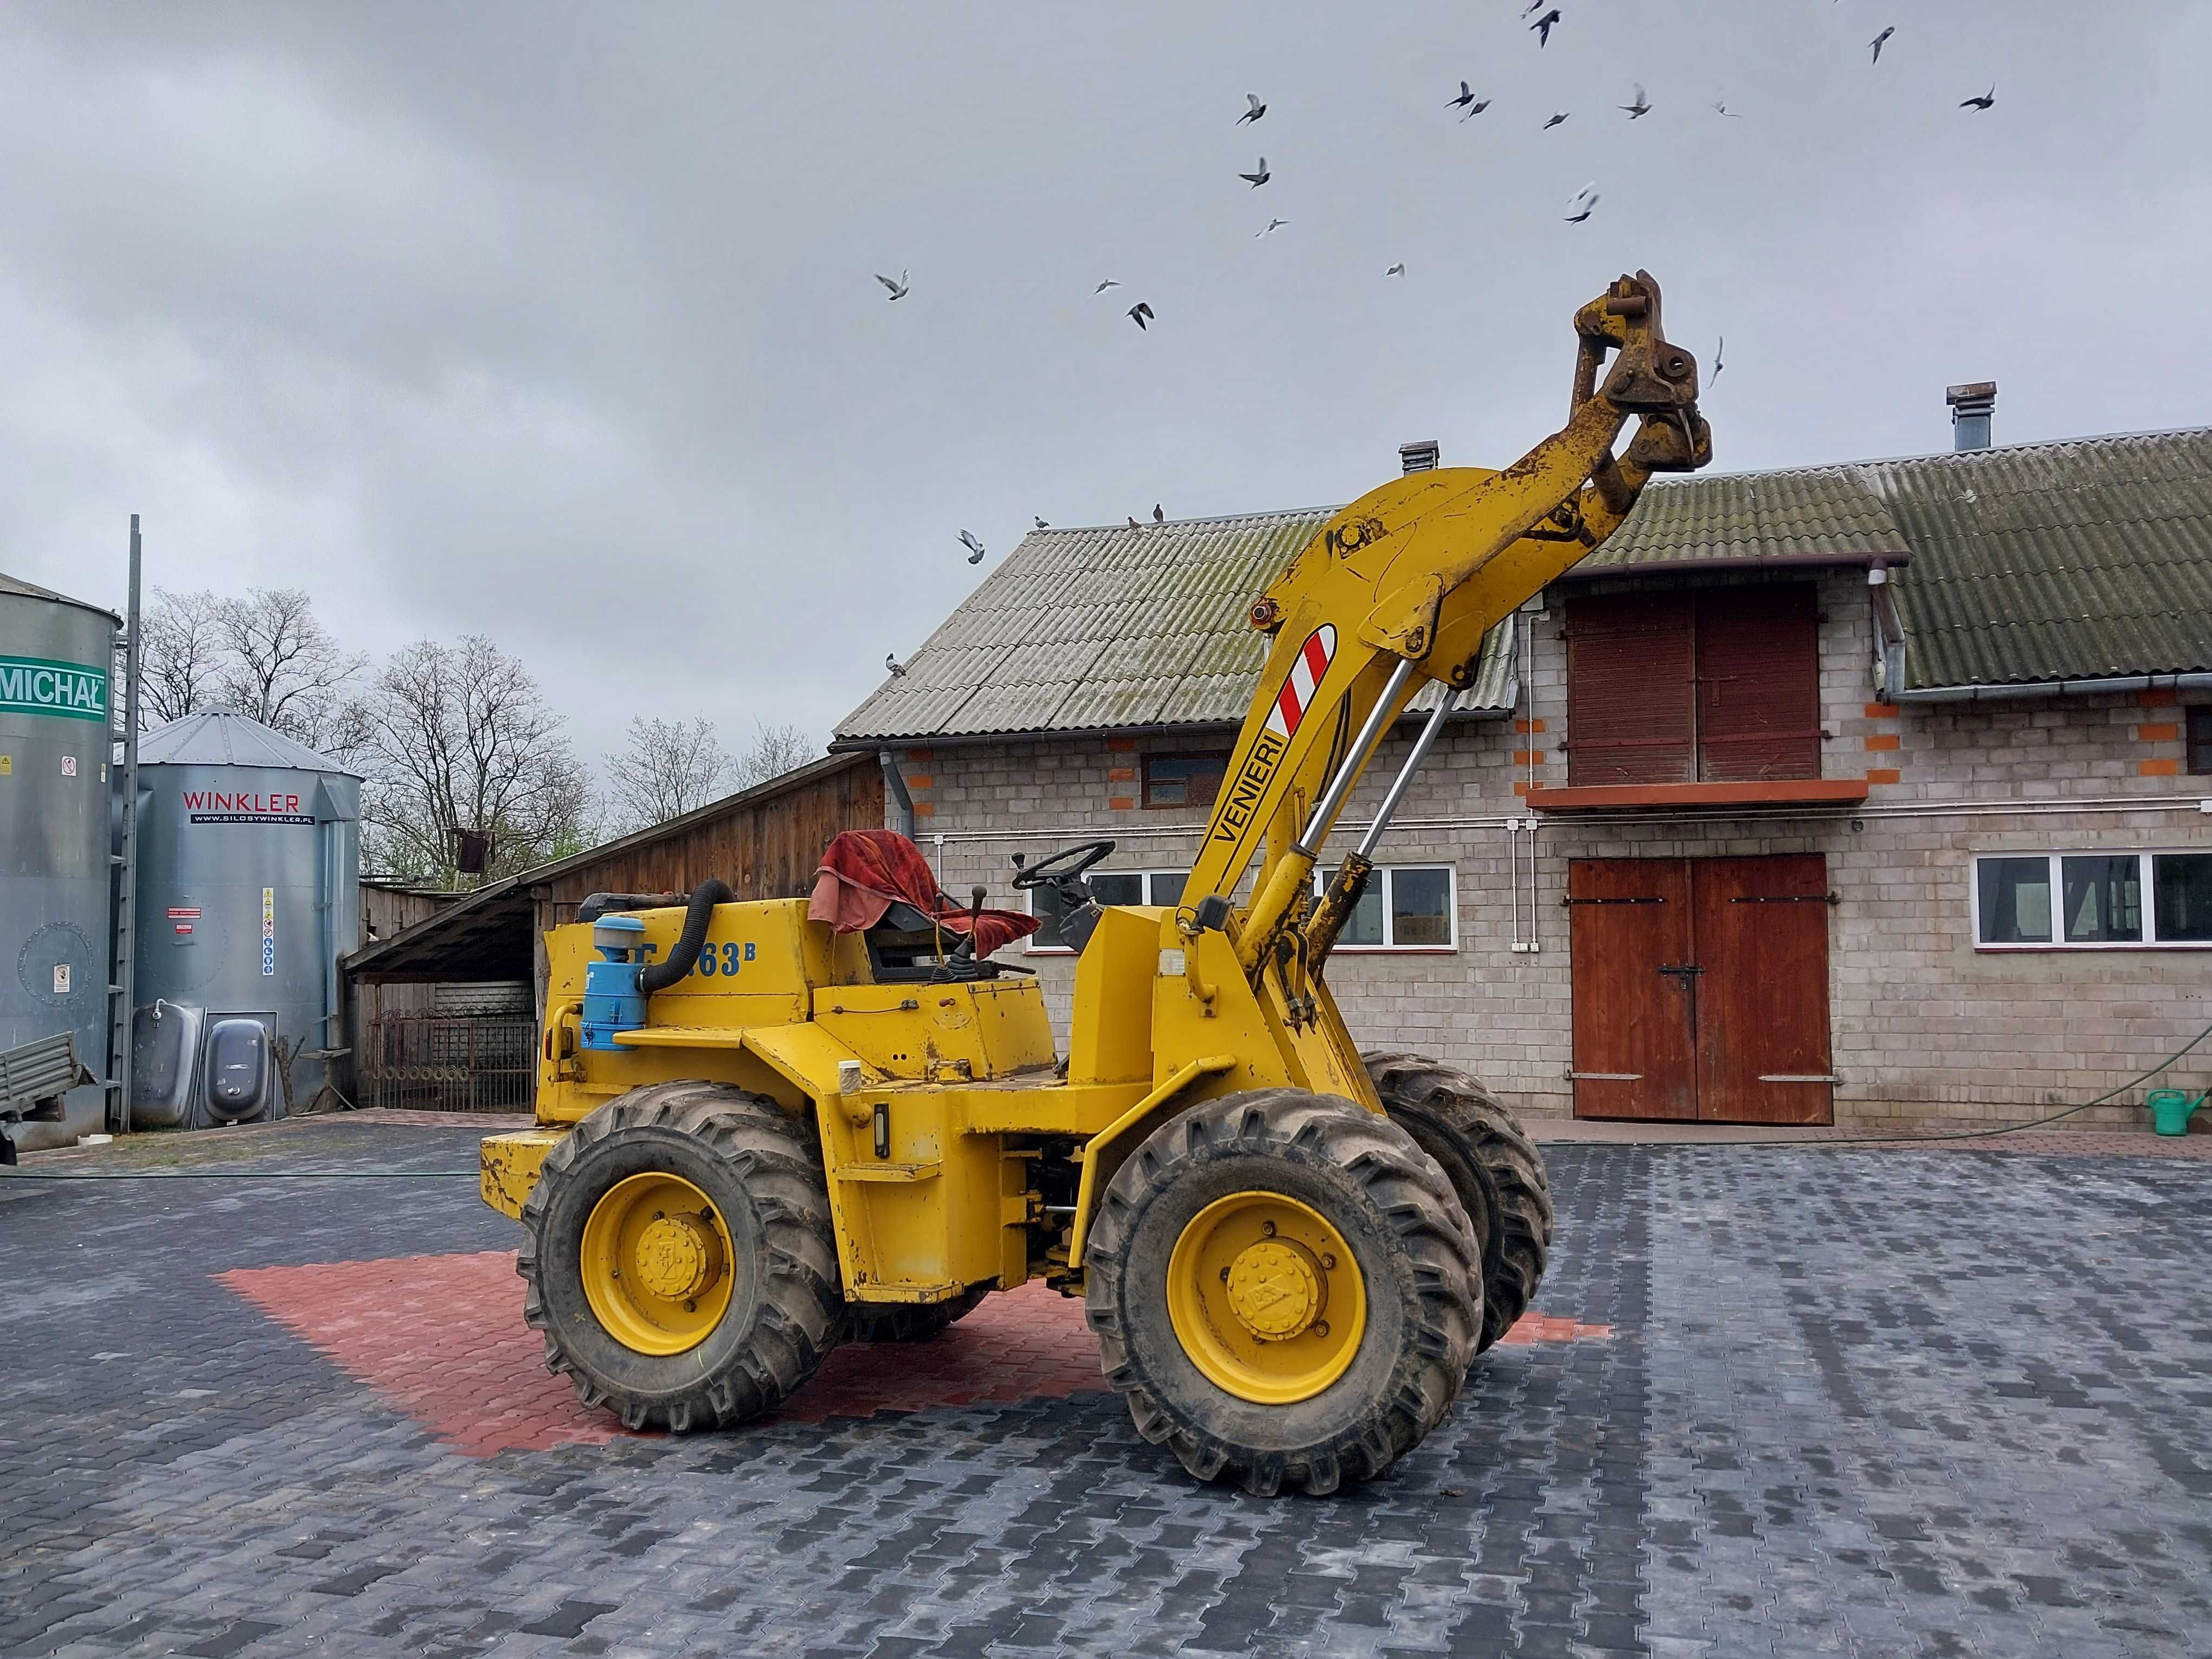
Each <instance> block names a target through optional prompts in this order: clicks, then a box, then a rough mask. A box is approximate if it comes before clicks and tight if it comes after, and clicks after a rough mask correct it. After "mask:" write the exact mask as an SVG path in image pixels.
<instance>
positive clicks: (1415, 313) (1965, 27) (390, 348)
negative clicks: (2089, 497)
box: [0, 0, 2212, 757]
mask: <svg viewBox="0 0 2212 1659" xmlns="http://www.w3.org/2000/svg"><path fill="white" fill-rule="evenodd" d="M1558 3H1559V6H1560V8H1561V9H1562V10H1563V12H1564V13H1565V18H1564V21H1562V22H1561V23H1560V24H1559V26H1558V27H1557V28H1556V29H1555V30H1554V32H1553V36H1552V40H1551V44H1550V45H1549V46H1547V47H1541V48H1540V47H1539V46H1538V44H1537V40H1536V37H1535V36H1534V34H1533V33H1530V32H1529V31H1528V29H1527V28H1526V27H1524V25H1523V24H1522V21H1521V17H1520V13H1521V9H1522V7H1521V4H1520V3H1518V0H1459V3H1452V4H1429V3H1418V4H1416V3H1409V4H1404V5H1387V6H1386V5H1379V4H1378V5H1370V6H1364V7H1363V6H1348V5H1297V4H1285V3H1275V4H1269V5H1265V6H1260V5H1252V6H1230V5H1218V6H1206V5H1200V4H1194V3H1188V0H1183V3H1174V4H1161V5H1137V4H1115V5H1106V6H1089V7H1082V8H1077V7H1073V6H1062V5H1055V4H1039V3H1025V4H1020V5H1006V6H981V5H975V6H967V7H955V6H950V5H916V4H912V3H906V4H878V5H860V4H852V5H829V4H809V5H802V6H775V7H771V6H766V5H757V6H750V7H739V6H735V5H728V6H678V5H656V6H644V5H636V4H623V5H601V6H593V7H587V6H581V5H573V4H571V5H544V4H527V5H522V4H516V5H501V4H488V3H478V4H465V5H458V6H455V5H436V6H430V5H419V6H405V5H394V4H380V5H378V6H375V7H373V8H372V7H339V6H335V5H316V6H290V5H287V6H276V5H269V6H226V5H215V4H200V5H185V6H178V5H174V4H161V5H143V6H134V5H126V4H109V5H101V6H97V7H94V6H84V5H79V4H66V5H52V6H36V5H25V4H17V5H14V6H10V7H9V8H7V9H5V10H4V11H0V142H4V144H5V148H6V153H7V155H8V156H9V165H8V166H7V167H5V168H4V169H0V350H4V353H5V362H6V366H7V373H6V374H5V376H4V380H0V569H6V570H9V571H10V572H12V573H13V574H18V575H21V576H23V577H26V578H27V579H29V580H33V581H38V582H41V583H45V584H47V585H49V586H56V587H58V588H61V589H63V590H64V591H67V592H72V593H76V594H79V595H82V596H84V597H88V598H92V599H100V600H104V601H107V602H111V603H119V601H120V598H121V594H122V591H123V556H122V549H123V540H124V524H125V515H126V514H127V513H131V512H132V511H134V510H135V511H137V512H139V513H143V514H144V515H145V521H146V530H147V538H148V548H149V579H150V580H153V581H155V582H159V583H161V584H163V585H165V586H173V587H187V586H213V587H216V588H218V589H224V590H237V589H240V588H243V587H245V586H248V585H257V584H258V585H263V586H278V585H282V586H304V587H306V588H307V589H308V590H310V591H311V592H313V595H314V597H315V599H316V600H317V602H318V605H319V609H320V611H322V613H323V615H324V616H325V619H326V620H327V621H328V622H329V623H331V626H332V627H333V628H334V629H337V631H338V632H340V633H341V634H342V635H344V636H345V637H346V638H347V640H348V641H349V642H350V643H353V644H355V645H356V646H358V647H361V648H363V649H368V650H371V651H374V652H378V653H382V652H384V651H386V650H389V649H391V648H392V647H397V646H398V645H401V644H404V642H406V641H409V640H410V639H414V638H416V637H419V636H422V635H432V636H435V637H439V638H452V637H453V636H455V635H459V634H462V633H466V632H482V633H486V634H489V635H492V636H494V637H495V639H496V640H498V641H500V643H501V645H502V646H503V647H506V648H507V649H508V650H510V651H511V652H513V653H516V654H517V655H519V656H520V657H521V658H522V659H524V660H525V661H526V663H528V665H530V666H531V667H532V670H533V671H535V672H536V673H537V674H538V677H539V678H540V679H541V680H542V681H543V682H544V684H545V685H546V687H547V689H548V690H549V692H550V695H551V696H552V698H553V700H554V702H555V703H556V706H557V707H558V708H560V709H561V710H562V712H563V713H564V714H566V715H568V718H569V720H570V722H571V729H572V731H573V733H574V737H575V738H576V739H577V742H578V745H579V748H580V750H582V751H583V752H584V753H585V754H586V755H587V756H590V757H597V755H598V754H599V752H600V751H601V750H604V749H605V747H607V746H609V745H610V744H611V743H612V742H613V741H614V740H615V738H616V737H617V733H618V732H619V731H620V729H621V727H622V726H623V724H624V723H625V722H626V721H627V720H628V719H629V716H630V715H631V714H634V713H644V714H664V715H689V714H694V713H701V712H703V713H705V714H708V715H710V716H712V717H713V718H714V719H716V720H719V721H720V722H721V723H722V724H723V725H724V726H725V728H726V731H728V732H730V733H732V735H742V734H743V733H744V732H745V731H747V730H749V729H750V722H751V721H752V720H754V719H755V718H760V719H764V720H769V721H771V722H774V721H783V720H791V721H796V722H799V723H800V724H802V725H803V726H805V727H806V728H807V729H808V730H809V731H810V732H811V733H812V734H813V735H814V736H816V737H817V738H826V736H827V734H828V732H829V727H830V726H831V725H832V723H833V722H834V721H835V720H836V719H837V718H838V717H839V716H841V715H842V714H844V713H845V712H846V711H847V710H848V708H851V707H853V706H854V704H856V703H857V702H859V701H860V699H861V697H862V696H865V695H866V693H867V691H868V690H871V689H872V687H873V686H874V684H876V683H877V682H878V680H879V679H880V678H881V675H882V669H881V664H882V660H883V657H884V653H885V652H886V651H896V652H897V653H899V654H900V655H902V656H903V655H905V654H906V653H908V652H909V651H910V650H912V649H913V647H915V645H917V644H918V643H919V642H920V641H921V639H922V637H923V635H925V634H926V633H927V631H928V630H929V629H930V628H931V627H933V625H934V624H935V623H936V622H937V621H938V620H939V617H941V616H942V615H943V614H944V613H945V611H947V610H948V609H949V608H950V607H951V606H952V605H954V604H956V603H957V601H958V600H959V599H960V598H961V597H962V596H963V594H964V593H965V592H967V591H968V590H969V587H970V586H972V585H973V583H974V581H975V579H976V577H977V575H978V574H980V573H979V572H977V571H975V570H971V569H970V568H969V567H968V566H967V565H966V564H965V563H963V562H962V549H961V548H960V546H959V545H958V543H957V539H956V538H957V533H958V532H959V531H960V530H961V529H963V527H964V528H968V529H971V530H973V531H974V532H975V533H976V534H977V535H978V536H980V537H981V538H982V539H983V540H984V542H985V543H986V544H987V545H988V546H989V547H990V549H991V550H992V555H991V556H992V557H993V558H994V559H996V558H997V557H999V556H1000V555H1001V554H1003V552H1005V551H1006V550H1007V549H1009V548H1011V547H1012V545H1013V544H1014V543H1015V542H1016V541H1017V540H1018V538H1019V537H1020V535H1021V533H1022V532H1023V531H1024V530H1025V529H1026V528H1027V527H1028V526H1029V524H1030V516H1031V515H1032V514H1033V513H1041V514H1042V515H1043V516H1044V517H1045V518H1047V519H1048V520H1052V521H1053V522H1054V523H1055V524H1062V525H1066V524H1082V523H1097V522H1119V521H1120V520H1121V518H1122V517H1124V516H1125V515H1126V514H1128V513H1149V511H1150V509H1151V507H1152V503H1153V502H1154V501H1161V502H1163V503H1164V505H1165V507H1166V509H1167V512H1168V513H1169V514H1170V516H1173V517H1190V516H1197V515H1200V514H1206V513H1229V512H1238V511H1248V510H1255V509H1261V508H1269V507H1296V506H1305V505H1310V504H1314V503H1317V502H1324V501H1344V500H1348V499H1350V498H1351V497H1352V496H1353V495H1358V493H1359V492H1360V491H1362V490H1364V489H1367V488H1369V487H1370V486H1372V485H1373V484H1375V483H1379V482H1381V481H1382V480H1383V478H1384V477H1387V476H1388V475H1389V473H1390V472H1391V471H1395V466H1396V459H1397V458H1396V453H1395V451H1396V446H1397V445H1398V444H1399V443H1401V442H1402V441H1406V440H1408V439H1412V438H1421V437H1435V438H1438V439H1440V440H1441V441H1442V442H1443V452H1444V459H1445V460H1446V462H1447V463H1455V462H1456V463H1487V464H1490V465H1501V464H1503V463H1504V461H1505V460H1507V459H1511V458H1512V457H1513V456H1515V455H1516V454H1518V453H1520V452H1521V451H1522V449H1523V448H1525V447H1527V445H1528V443H1529V442H1530V441H1533V440H1534V438H1536V437H1538V436H1540V435H1541V434H1542V433H1544V432H1545V431H1547V430H1548V429H1549V428H1551V427H1552V426H1553V425H1554V424H1556V423H1557V422H1558V420H1559V418H1560V416H1562V415H1563V413H1564V410H1565V402H1566V398H1567V392H1568V381H1569V368H1570V366H1571V357H1572V350H1571V337H1570V332H1569V329H1568V319H1569V317H1570V315H1571V312H1572V311H1573V309H1574V307H1576V306H1577V305H1578V304H1579V303H1581V302H1582V301H1584V300H1586V299H1588V298H1589V297H1590V295H1593V294H1594V293H1595V292H1596V291H1597V290H1598V289H1599V288H1600V287H1601V285H1602V284H1603V283H1605V282H1606V281H1607V280H1608V279H1609V278H1611V277H1612V276H1614V275H1617V274H1618V273H1619V272H1620V271H1621V270H1625V269H1632V268H1634V267H1637V266H1639V265H1641V266H1645V267H1648V268H1649V269H1650V270H1651V271H1652V272H1653V274H1654V275H1656V276H1657V277H1658V278H1659V279H1660V280H1661V282H1662V283H1663V284H1664V285H1665V289H1666V295H1667V310H1666V320H1667V325H1668V332H1669V333H1670V334H1671V335H1673V336H1674V337H1676V338H1678V339H1680V340H1681V341H1682V342H1683V343H1686V344H1687V345H1689V346H1690V347H1691V348H1692V349H1693V350H1695V351H1697V352H1698V353H1699V356H1701V358H1703V359H1704V360H1705V363H1706V368H1707V374H1708V376H1710V374H1711V352H1712V348H1713V343H1714V340H1715V337H1717V336H1718V335H1721V334H1725V335H1726V336H1727V339H1728V349H1727V372H1726V374H1725V375H1724V376H1723V379H1722V380H1720V381H1719V383H1718V384H1717V385H1711V383H1710V380H1709V384H1708V392H1707V396H1706V399H1705V408H1706V411H1707V413H1708V415H1709V416H1710V417H1711V422H1712V426H1713V434H1714V447H1715V452H1716V456H1717V463H1716V464H1717V465H1719V466H1721V467H1723V468H1727V469H1740V468H1746V467H1758V466H1770V465H1788V464H1793V463H1812V462H1824V461H1835V460H1844V459H1855V458H1860V457H1865V456H1869V455H1882V454H1896V453H1911V452H1916V451H1921V450H1927V449H1936V448H1942V447H1947V446H1948V441H1949V438H1948V423H1947V417H1946V414H1945V410H1944V408H1943V404H1942V389H1943V386H1945V384H1946V383H1947V382H1950V381H1956V380H1974V379H1981V378H1984V377H1994V378H1995V379H1996V380H1998V381H2000V382H2001V384H2002V395H2001V398H2000V402H1999V404H1998V409H1997V416H1996V428H1997V435H1998V438H1999V440H2000V441H2018V440H2026V439H2033V438H2043V437H2057V436H2069V435H2081V434H2086V433H2094V432H2104V431H2115V430H2133V429H2141V428H2158V427H2170V426H2178V425H2187V424H2195V423H2199V422H2205V421H2207V420H2208V419H2212V343H2208V338H2207V333H2208V330H2207V325H2206V322H2205V320H2204V304H2203V301H2204V298H2205V295H2206V292H2207V283H2208V275H2207V273H2208V272H2212V168H2208V167H2207V165H2206V163H2205V161H2204V158H2205V157H2206V156H2207V155H2212V100H2208V98H2207V95H2206V92H2205V87H2206V84H2207V79H2208V70H2212V5H2205V4H2202V3H2194V0H2167V3H2149V0H2142V3H2125V0H2115V3H2106V4H2100V5H2097V6H2093V7H2092V6H2086V5H2081V4H2079V3H2067V4H2062V3H2057V0H2041V3H2026V0H1983V3H1966V0H1960V3H1953V4H1936V3H1926V0H1922V3H1911V0H1734V3H1700V4H1696V5H1691V4H1686V3H1679V0H1676V3H1666V0H1636V3H1631V0H1558ZM1889 24H1894V25H1896V27H1897V33H1896V34H1895V35H1894V37H1893V38H1892V39H1891V40H1890V41H1889V42H1888V44H1887V46H1886V47H1885V48H1884V51H1883V53H1882V58H1881V64H1879V65H1878V66H1872V65H1869V62H1868V58H1869V52H1868V44H1867V43H1868V42H1869V40H1871V39H1872V38H1873V36H1874V35H1875V33H1876V32H1877V31H1878V30H1879V29H1881V27H1884V26H1886V25H1889ZM1462 77H1465V78H1466V79H1467V80H1468V81H1469V82H1471V83H1472V84H1473V87H1474V90H1475V92H1476V93H1477V94H1478V95H1480V96H1486V97H1489V98H1491V99H1492V100H1494V101H1493V102H1492V105H1491V106H1490V108H1489V109H1488V110H1487V111H1486V112H1485V113H1483V114H1482V115H1480V116H1478V117H1475V118H1473V119H1472V120H1468V121H1466V122H1462V121H1461V120H1460V118H1459V112H1458V111H1456V110H1455V109H1451V108H1448V107H1446V100H1448V99H1449V97H1450V96H1451V95H1452V94H1453V93H1454V92H1455V90H1456V87H1457V83H1458V82H1459V81H1460V80H1461V78H1462ZM1637 81H1641V82H1643V83H1644V86H1645V88H1646V89H1647V91H1648V93H1649V94H1650V100H1651V102H1652V104H1653V105H1654V106H1655V107H1654V108H1653V111H1652V112H1651V113H1650V115H1649V116H1647V117H1645V118H1643V119H1641V120H1639V121H1637V122H1635V123H1633V124H1631V123H1630V121H1629V120H1628V118H1627V117H1626V116H1625V115H1624V114H1622V113H1621V112H1620V111H1619V110H1618V109H1617V108H1616V107H1615V106H1619V105H1622V104H1626V103H1627V102H1628V101H1629V96H1630V88H1631V83H1632V82H1637ZM1991 82H1995V83H1996V94H1997V102H1996V107H1995V108H1994V109H1992V110H1990V111H1989V112H1986V113H1978V112H1972V111H1965V110H1960V109H1959V108H1958V107H1956V106H1957V104H1958V102H1959V100H1960V99H1963V98H1966V97H1969V96H1971V95H1973V94H1978V93H1980V92H1982V91H1983V90H1984V88H1986V87H1988V86H1989V85H1990V83H1991ZM1247 91H1255V92H1257V93H1259V94H1261V97H1263V98H1264V99H1265V100H1267V106H1268V107H1267V116H1266V118H1264V119H1263V120H1261V122H1260V123H1258V124H1257V125H1256V126H1255V125H1246V126H1243V127H1241V128H1240V127H1237V125H1234V123H1235V120H1236V117H1237V114H1238V113H1239V112H1240V111H1241V110H1242V109H1243V104H1244V94H1245V93H1246V92H1247ZM1717 98H1721V99H1724V100H1725V101H1726V103H1727V105H1728V106H1729V109H1730V110H1732V111H1735V112H1740V114H1741V118H1740V119H1729V118H1723V117H1722V116H1720V115H1718V114H1717V113H1716V112H1714V110H1713V109H1712V108H1711V105H1712V103H1713V100H1715V99H1717ZM1554 109H1565V110H1568V111H1569V112H1571V118H1570V119H1569V120H1568V121H1567V122H1566V124H1565V125H1563V126H1561V127H1559V128H1557V129H1555V130H1553V131H1541V130H1540V129H1541V125H1542V123H1543V121H1544V119H1545V118H1546V117H1547V115H1549V114H1550V113H1551V112H1552V111H1553V110H1554ZM1263 153H1264V154H1265V155H1266V156H1267V161H1268V164H1269V166H1270V167H1271V168H1272V169H1273V173H1274V177H1273V180H1272V181H1271V182H1270V183H1269V184H1268V185H1267V186H1266V187H1265V188H1263V189H1259V190H1252V189H1249V188H1248V187H1247V186H1246V185H1244V184H1243V182H1242V181H1240V180H1239V179H1238V178H1237V173H1239V172H1244V171H1249V170H1250V169H1251V167H1252V165H1253V163H1254V162H1255V161H1256V160H1257V159H1258V157H1259V156H1260V155H1261V154H1263ZM1592 180H1594V181H1595V183H1596V185H1597V186H1598V188H1599V190H1600V191H1601V194H1602V199H1601V203H1600V204H1599V206H1598V209H1597V211H1596V212H1595V215H1594V216H1592V217H1591V218H1590V219H1589V222H1587V223H1584V224H1580V225H1575V224H1569V223H1566V222H1565V221H1564V216H1565V213H1566V211H1567V206H1566V204H1567V201H1568V198H1569V197H1570V196H1571V194H1572V193H1573V192H1574V191H1575V190H1576V189H1577V186H1579V185H1582V184H1583V183H1584V182H1585V181H1592ZM1271 216H1280V217H1283V218H1285V219H1288V220H1289V221H1290V223H1289V224H1288V225H1287V226H1286V227H1285V228H1282V229H1280V230H1279V231H1277V232H1276V233H1275V234H1273V235H1272V236H1269V237H1267V238H1265V239H1255V234H1254V233H1255V232H1256V231H1258V230H1259V229H1260V228H1261V226H1262V225H1264V224H1265V223H1266V222H1267V220H1268V218H1269V217H1271ZM1400 261H1402V262H1404V264H1405V265H1406V267H1407V274H1406V275H1405V276H1404V277H1402V278H1398V277H1386V276H1384V275H1383V271H1384V269H1385V267H1387V266H1389V265H1390V264H1395V263H1398V262H1400ZM902 269H906V270H911V272H912V274H913V291H912V293H911V294H910V295H908V297H907V298H906V299H904V300H902V301H898V302H897V303H896V304H893V303H890V302H889V301H887V299H886V297H885V295H884V290H883V289H881V288H880V287H879V286H878V284H877V283H876V281H875V279H874V276H873V273H875V272H877V271H883V272H886V273H889V274H890V275H893V276H896V274H897V273H898V272H899V271H900V270H902ZM1106 276H1114V277H1116V278H1119V279H1120V280H1121V283H1123V284H1124V286H1122V287H1121V288H1119V289H1111V290H1109V292H1108V293H1107V294H1106V295H1104V296H1103V297H1099V298H1095V299H1094V298H1093V297H1092V295H1091V289H1092V288H1093V287H1094V286H1095V285H1096V284H1097V283H1098V282H1099V281H1100V280H1101V279H1102V278H1103V277H1106ZM1139 299H1141V300H1144V301H1148V302H1149V303H1150V304H1151V305H1152V307H1153V309H1154V311H1155V312H1156V313H1157V314H1158V321H1157V323H1156V324H1155V325H1153V326H1152V329H1151V331H1149V332H1146V333H1143V334H1140V333H1139V332H1138V331H1137V330H1136V329H1135V328H1134V327H1133V326H1132V325H1131V324H1130V322H1129V321H1128V319H1127V316H1126V315H1125V314H1124V313H1125V312H1126V310H1127V307H1128V306H1129V305H1130V304H1132V303H1133V302H1134V301H1137V300H1139Z"/></svg>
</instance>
